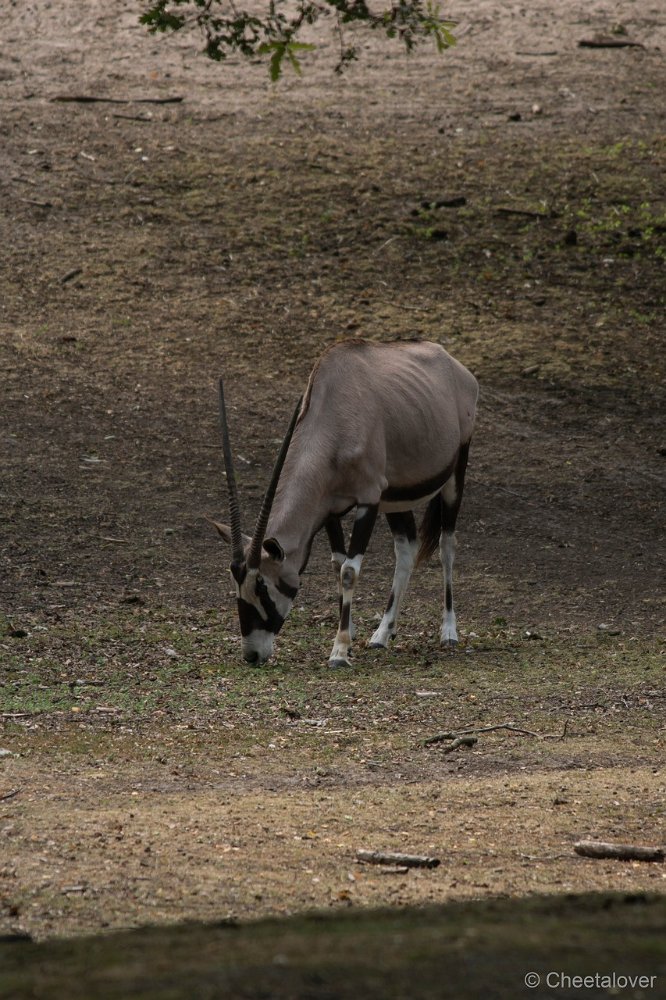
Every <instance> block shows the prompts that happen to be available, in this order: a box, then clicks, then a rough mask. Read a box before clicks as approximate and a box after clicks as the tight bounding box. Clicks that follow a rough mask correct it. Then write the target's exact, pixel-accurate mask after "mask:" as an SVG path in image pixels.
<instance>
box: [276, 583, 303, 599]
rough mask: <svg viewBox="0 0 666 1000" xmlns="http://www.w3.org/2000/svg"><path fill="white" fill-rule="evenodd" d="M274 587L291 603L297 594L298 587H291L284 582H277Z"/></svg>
mask: <svg viewBox="0 0 666 1000" xmlns="http://www.w3.org/2000/svg"><path fill="white" fill-rule="evenodd" d="M275 586H276V588H277V590H279V592H280V593H281V594H284V596H285V597H288V598H289V599H290V600H291V601H293V600H294V599H295V598H296V595H297V594H298V587H292V586H291V584H289V583H287V582H286V581H285V580H282V579H280V580H278V582H277V583H276V584H275Z"/></svg>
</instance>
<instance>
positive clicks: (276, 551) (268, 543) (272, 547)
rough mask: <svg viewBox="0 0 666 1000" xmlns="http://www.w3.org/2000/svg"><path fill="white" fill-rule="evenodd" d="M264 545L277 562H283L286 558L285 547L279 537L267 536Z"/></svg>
mask: <svg viewBox="0 0 666 1000" xmlns="http://www.w3.org/2000/svg"><path fill="white" fill-rule="evenodd" d="M263 545H264V549H265V550H266V552H268V554H269V556H270V557H271V559H275V561H276V562H282V561H283V560H284V549H283V548H282V546H281V545H280V543H279V542H278V540H277V538H265V539H264V542H263Z"/></svg>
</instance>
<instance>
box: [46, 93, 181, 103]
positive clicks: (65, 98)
mask: <svg viewBox="0 0 666 1000" xmlns="http://www.w3.org/2000/svg"><path fill="white" fill-rule="evenodd" d="M51 100H52V101H58V102H59V103H61V104H180V103H181V101H182V100H183V98H182V97H128V98H125V97H92V96H90V95H88V94H73V95H71V96H70V95H69V94H60V95H59V96H58V97H52V98H51Z"/></svg>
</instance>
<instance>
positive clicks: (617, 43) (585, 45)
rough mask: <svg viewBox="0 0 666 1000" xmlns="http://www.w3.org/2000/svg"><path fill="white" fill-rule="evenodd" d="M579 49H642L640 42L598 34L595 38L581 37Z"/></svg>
mask: <svg viewBox="0 0 666 1000" xmlns="http://www.w3.org/2000/svg"><path fill="white" fill-rule="evenodd" d="M578 48H579V49H630V48H631V49H644V48H645V46H644V45H643V43H642V42H632V41H631V40H630V39H628V38H606V37H605V36H602V35H598V36H597V37H596V38H581V40H580V41H579V42H578Z"/></svg>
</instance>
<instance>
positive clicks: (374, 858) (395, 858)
mask: <svg viewBox="0 0 666 1000" xmlns="http://www.w3.org/2000/svg"><path fill="white" fill-rule="evenodd" d="M356 858H357V860H358V861H364V862H365V863H366V864H368V865H398V866H401V867H403V868H437V866H438V865H439V864H440V860H439V858H429V857H425V856H424V855H420V854H393V853H390V852H385V851H357V852H356Z"/></svg>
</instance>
